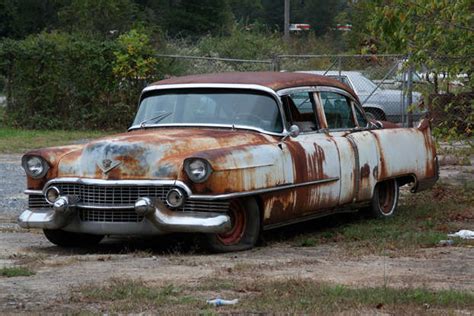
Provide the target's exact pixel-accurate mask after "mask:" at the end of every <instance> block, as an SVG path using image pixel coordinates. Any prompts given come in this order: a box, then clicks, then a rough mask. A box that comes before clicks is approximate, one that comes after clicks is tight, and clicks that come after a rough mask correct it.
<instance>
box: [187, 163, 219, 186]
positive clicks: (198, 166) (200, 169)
mask: <svg viewBox="0 0 474 316" xmlns="http://www.w3.org/2000/svg"><path fill="white" fill-rule="evenodd" d="M184 171H186V174H187V176H188V178H189V179H190V180H191V181H192V182H194V183H203V182H205V181H206V180H207V179H209V176H210V175H211V173H212V167H211V164H210V163H209V162H208V161H207V160H206V159H202V158H188V159H186V160H185V161H184ZM199 173H201V175H199Z"/></svg>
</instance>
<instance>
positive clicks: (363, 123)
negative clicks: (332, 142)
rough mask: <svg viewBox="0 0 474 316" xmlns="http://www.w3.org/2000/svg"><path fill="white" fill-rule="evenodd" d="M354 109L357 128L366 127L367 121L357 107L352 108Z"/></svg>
mask: <svg viewBox="0 0 474 316" xmlns="http://www.w3.org/2000/svg"><path fill="white" fill-rule="evenodd" d="M354 109H355V113H356V118H357V122H358V123H359V127H366V126H367V120H366V119H365V117H364V114H362V111H361V110H360V109H359V108H358V107H357V106H354Z"/></svg>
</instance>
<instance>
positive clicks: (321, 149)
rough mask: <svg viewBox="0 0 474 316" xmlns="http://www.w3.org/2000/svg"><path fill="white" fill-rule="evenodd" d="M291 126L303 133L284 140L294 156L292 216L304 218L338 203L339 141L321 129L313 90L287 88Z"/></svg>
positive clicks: (285, 98)
mask: <svg viewBox="0 0 474 316" xmlns="http://www.w3.org/2000/svg"><path fill="white" fill-rule="evenodd" d="M282 103H283V107H284V110H285V116H286V118H287V122H286V124H287V126H288V127H289V126H291V125H296V126H298V127H299V129H300V134H299V135H298V136H297V137H294V138H287V139H286V140H285V141H284V142H282V143H281V148H282V150H285V151H288V152H289V153H290V155H291V163H292V166H291V167H292V168H293V175H294V177H293V179H294V181H293V184H294V185H295V187H294V189H293V193H292V194H294V198H293V199H292V201H293V203H292V205H291V211H290V210H289V212H288V214H287V215H288V216H290V217H293V218H295V217H300V216H305V215H308V214H313V213H317V212H318V211H320V210H324V209H327V208H330V207H334V206H335V205H337V203H338V201H339V194H340V185H339V183H338V181H339V176H340V170H339V169H340V166H339V155H338V150H337V146H336V143H335V142H334V141H333V140H332V138H331V137H329V136H328V135H326V134H325V133H321V132H320V127H319V123H318V120H317V117H316V112H315V111H316V104H315V101H314V97H313V91H312V89H310V88H307V89H293V90H287V91H286V93H285V94H284V95H282Z"/></svg>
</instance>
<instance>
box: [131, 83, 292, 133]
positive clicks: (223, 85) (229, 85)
mask: <svg viewBox="0 0 474 316" xmlns="http://www.w3.org/2000/svg"><path fill="white" fill-rule="evenodd" d="M189 88H201V89H205V88H217V89H245V90H256V91H263V92H266V93H268V94H270V95H271V96H272V97H273V98H274V99H275V101H276V102H277V105H278V109H279V110H280V117H281V119H282V124H283V131H282V132H281V133H274V132H268V131H263V130H262V131H261V132H262V133H265V134H269V135H275V136H286V135H287V134H288V130H287V129H286V117H285V111H284V110H283V104H282V103H281V99H280V96H279V95H278V94H277V93H276V92H275V91H274V90H272V89H270V88H268V87H265V86H261V85H258V84H236V83H182V84H163V85H150V86H148V87H146V88H145V89H143V90H142V93H141V94H140V98H139V100H140V101H139V106H140V103H141V100H142V98H143V94H144V93H146V92H150V91H158V90H169V89H189ZM187 125H189V124H187ZM160 126H163V125H160ZM178 126H179V125H178ZM198 126H203V125H198ZM210 126H212V124H211V125H210ZM213 127H219V125H214V126H213ZM223 127H227V126H223ZM235 127H238V126H237V125H236V126H235ZM132 128H133V129H136V128H138V127H136V126H131V127H130V128H129V129H128V130H129V131H130V130H132Z"/></svg>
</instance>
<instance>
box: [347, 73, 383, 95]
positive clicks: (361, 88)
mask: <svg viewBox="0 0 474 316" xmlns="http://www.w3.org/2000/svg"><path fill="white" fill-rule="evenodd" d="M353 82H354V85H355V86H356V90H357V93H359V94H370V93H372V91H374V90H375V89H376V88H377V85H376V84H375V83H373V82H372V81H370V80H369V79H367V78H366V77H364V76H357V77H356V78H355V79H354V80H353ZM379 89H381V88H380V87H379Z"/></svg>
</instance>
